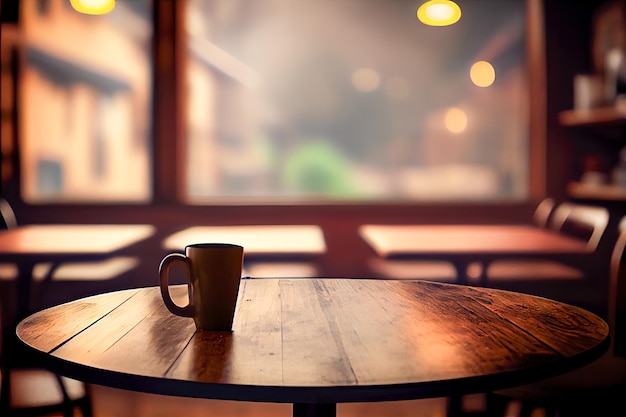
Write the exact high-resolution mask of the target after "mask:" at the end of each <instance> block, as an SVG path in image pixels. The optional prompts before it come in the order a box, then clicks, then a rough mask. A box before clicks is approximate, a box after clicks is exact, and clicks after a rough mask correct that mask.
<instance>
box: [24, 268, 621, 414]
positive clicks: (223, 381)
mask: <svg viewBox="0 0 626 417" xmlns="http://www.w3.org/2000/svg"><path fill="white" fill-rule="evenodd" d="M171 292H172V293H173V295H175V296H178V297H182V298H184V297H185V296H186V287H185V286H174V287H172V288H171ZM608 333H609V329H608V326H607V324H606V323H605V322H604V321H603V320H601V319H600V318H599V317H597V316H595V315H593V314H591V313H589V312H587V311H585V310H581V309H579V308H577V307H573V306H569V305H566V304H561V303H557V302H555V301H551V300H548V299H544V298H538V297H533V296H529V295H524V294H518V293H512V292H506V291H500V290H494V289H486V288H474V287H470V286H465V285H454V284H442V283H434V282H426V281H393V280H391V281H380V280H365V279H330V278H326V279H262V280H254V279H247V280H242V282H241V288H240V293H239V300H238V306H237V311H236V315H235V323H234V325H233V332H210V331H196V330H195V327H194V324H193V320H191V319H188V318H183V317H179V316H175V315H172V314H170V313H169V311H168V310H167V309H166V308H165V306H164V304H163V302H162V300H161V295H160V292H159V289H158V287H151V288H143V289H133V290H124V291H118V292H113V293H108V294H102V295H98V296H94V297H89V298H86V299H82V300H77V301H74V302H71V303H69V304H64V305H61V306H57V307H53V308H50V309H47V310H43V311H40V312H38V313H35V314H34V315H32V316H29V317H28V318H26V319H25V320H23V321H22V322H21V323H20V324H19V325H18V328H17V335H18V336H19V338H20V339H21V340H22V341H23V342H24V343H25V344H27V345H28V346H31V347H32V348H33V349H34V352H35V354H36V355H37V356H38V357H39V359H41V360H42V361H44V363H45V364H46V365H47V366H49V367H50V368H51V369H53V370H55V371H57V372H59V373H63V374H66V375H68V376H71V377H74V378H78V379H82V380H85V381H87V382H92V383H96V384H101V385H108V386H113V387H118V388H123V389H130V390H137V391H145V392H152V393H158V394H169V395H178V396H188V397H202V398H213V399H227V400H243V401H266V402H290V403H294V415H297V416H300V415H302V416H304V415H327V416H333V415H335V413H336V405H335V404H336V403H339V402H368V401H390V400H407V399H419V398H428V397H444V396H450V395H459V394H464V393H473V392H483V391H491V390H494V389H500V388H505V387H510V386H514V385H518V384H522V383H525V382H529V381H533V380H536V379H540V378H543V377H547V376H551V375H553V374H556V373H559V372H565V371H568V370H571V369H573V368H575V367H578V366H582V365H583V364H585V363H587V362H589V361H591V360H593V359H595V358H596V357H598V356H599V355H601V354H602V353H603V352H604V351H605V350H606V348H607V347H608Z"/></svg>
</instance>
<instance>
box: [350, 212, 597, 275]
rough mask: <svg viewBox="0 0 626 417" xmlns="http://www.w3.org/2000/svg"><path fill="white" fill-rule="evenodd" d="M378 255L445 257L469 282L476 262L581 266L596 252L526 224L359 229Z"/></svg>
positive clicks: (421, 257) (415, 257)
mask: <svg viewBox="0 0 626 417" xmlns="http://www.w3.org/2000/svg"><path fill="white" fill-rule="evenodd" d="M359 235H360V236H361V237H362V238H363V239H364V240H365V241H366V242H367V243H368V244H369V245H370V247H371V248H372V249H373V250H374V251H375V252H376V254H377V255H379V256H381V257H383V258H394V259H442V260H447V261H450V262H452V263H453V264H454V266H455V268H456V270H457V275H458V277H459V282H462V283H465V282H467V278H468V277H467V266H468V265H469V264H470V263H471V262H480V263H482V264H483V268H482V270H483V271H485V270H486V269H487V268H486V267H487V264H488V263H489V262H491V261H493V260H495V259H515V258H525V259H528V258H543V259H551V260H556V261H559V262H564V263H568V264H577V263H578V262H579V261H580V260H581V259H583V258H584V257H585V256H592V255H593V250H591V249H589V247H588V246H587V244H586V242H584V241H582V240H579V239H576V238H573V237H569V236H566V235H564V234H559V233H557V232H554V231H550V230H546V229H540V228H538V227H533V226H522V225H377V224H367V225H362V226H361V227H360V228H359Z"/></svg>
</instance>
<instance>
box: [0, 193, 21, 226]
mask: <svg viewBox="0 0 626 417" xmlns="http://www.w3.org/2000/svg"><path fill="white" fill-rule="evenodd" d="M0 217H2V225H1V227H2V228H5V229H12V228H14V227H17V218H16V217H15V212H14V211H13V208H12V207H11V205H10V204H9V202H8V201H7V200H5V199H4V198H0Z"/></svg>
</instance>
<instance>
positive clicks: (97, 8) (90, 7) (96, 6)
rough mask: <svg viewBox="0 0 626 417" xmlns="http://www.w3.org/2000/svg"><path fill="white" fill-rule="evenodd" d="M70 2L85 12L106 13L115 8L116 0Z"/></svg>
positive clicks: (77, 9) (75, 0) (72, 0)
mask: <svg viewBox="0 0 626 417" xmlns="http://www.w3.org/2000/svg"><path fill="white" fill-rule="evenodd" d="M70 3H71V4H72V7H73V8H74V10H76V11H77V12H79V13H83V14H93V15H97V14H106V13H109V12H110V11H112V10H113V9H114V8H115V0H70Z"/></svg>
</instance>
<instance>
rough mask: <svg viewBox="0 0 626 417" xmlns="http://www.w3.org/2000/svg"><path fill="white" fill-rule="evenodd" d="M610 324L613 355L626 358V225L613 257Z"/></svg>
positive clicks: (622, 229) (610, 287)
mask: <svg viewBox="0 0 626 417" xmlns="http://www.w3.org/2000/svg"><path fill="white" fill-rule="evenodd" d="M625 219H626V217H625ZM622 224H624V225H626V223H622ZM609 326H610V327H611V330H612V332H613V333H612V336H613V355H615V356H620V357H623V358H626V226H625V227H622V228H621V230H620V234H619V237H618V238H617V242H616V243H615V249H614V250H613V254H612V257H611V282H610V286H609Z"/></svg>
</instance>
